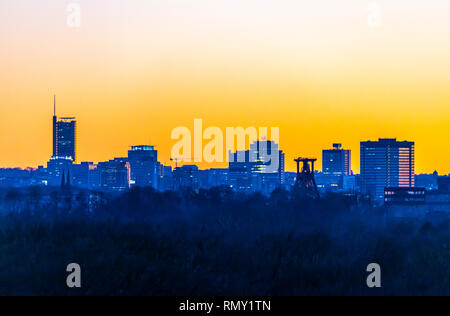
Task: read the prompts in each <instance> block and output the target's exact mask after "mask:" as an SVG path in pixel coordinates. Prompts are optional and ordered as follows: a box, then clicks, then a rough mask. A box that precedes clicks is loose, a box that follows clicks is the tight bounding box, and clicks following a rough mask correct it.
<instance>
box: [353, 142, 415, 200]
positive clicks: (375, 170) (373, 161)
mask: <svg viewBox="0 0 450 316" xmlns="http://www.w3.org/2000/svg"><path fill="white" fill-rule="evenodd" d="M414 166H415V163H414V142H406V141H405V142H398V141H397V140H396V139H381V138H380V139H379V141H378V142H371V141H368V142H361V185H362V191H363V193H366V194H370V195H371V196H372V197H373V198H374V199H375V200H378V201H381V200H383V199H384V189H385V188H396V187H402V188H407V187H414V186H415V179H414V174H415V170H414Z"/></svg>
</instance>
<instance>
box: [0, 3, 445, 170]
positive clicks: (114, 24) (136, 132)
mask: <svg viewBox="0 0 450 316" xmlns="http://www.w3.org/2000/svg"><path fill="white" fill-rule="evenodd" d="M73 2H76V3H79V4H80V5H81V10H82V11H81V14H82V15H81V28H79V29H71V28H69V27H67V24H66V19H67V15H68V13H67V12H66V6H67V4H68V3H70V1H57V0H52V1H50V0H40V1H29V0H0V166H1V167H15V166H19V167H27V166H32V167H36V166H37V165H45V164H46V161H47V160H48V159H49V156H50V155H51V150H52V148H51V147H52V142H51V137H52V125H51V116H52V111H53V107H52V99H53V94H56V95H57V104H58V114H59V115H61V116H68V115H70V116H76V117H77V119H78V161H94V162H97V161H103V160H109V159H111V158H113V157H114V156H125V155H126V151H127V150H128V147H129V146H130V145H136V144H145V143H150V144H155V145H157V148H158V150H159V152H160V160H161V161H162V162H163V163H169V158H170V150H171V147H172V146H173V144H174V143H175V141H173V140H171V139H170V134H171V131H172V129H173V128H175V127H177V126H187V127H190V128H191V129H193V120H194V119H195V118H202V119H203V121H204V125H205V126H206V127H207V126H219V127H221V128H225V127H227V126H243V127H248V126H255V127H259V126H267V127H271V126H277V127H280V142H281V147H282V149H283V150H284V151H285V152H286V154H287V162H288V164H287V167H288V169H290V170H292V169H293V167H294V163H292V159H294V157H295V156H299V155H300V156H315V157H318V158H321V150H322V149H323V148H328V147H331V145H332V143H333V142H341V143H343V144H344V147H346V148H350V149H352V151H353V169H354V170H355V171H356V172H359V142H360V141H362V140H376V139H378V138H379V137H392V138H398V139H399V140H410V141H415V142H416V169H417V171H418V172H420V173H422V172H433V171H434V170H438V171H439V172H440V173H445V174H447V173H450V165H449V163H448V161H449V157H450V146H449V138H450V2H449V1H448V0H432V1H430V0H408V1H407V0H385V1H365V0H342V1H336V0H315V1H310V0H308V1H301V0H108V1H106V0H102V1H100V0H79V1H73ZM373 2H375V3H378V4H379V6H380V7H381V8H382V23H381V26H380V27H379V28H371V27H369V25H368V22H367V20H368V16H369V14H370V12H369V4H370V3H373ZM215 166H223V165H205V164H203V165H202V167H204V168H207V167H215Z"/></svg>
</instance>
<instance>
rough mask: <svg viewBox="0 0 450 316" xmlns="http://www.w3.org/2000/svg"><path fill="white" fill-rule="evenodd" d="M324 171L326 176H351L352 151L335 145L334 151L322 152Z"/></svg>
mask: <svg viewBox="0 0 450 316" xmlns="http://www.w3.org/2000/svg"><path fill="white" fill-rule="evenodd" d="M322 171H323V173H324V174H330V175H338V176H349V175H351V174H352V156H351V151H350V150H347V149H343V148H342V145H341V144H333V149H327V150H324V151H323V152H322Z"/></svg>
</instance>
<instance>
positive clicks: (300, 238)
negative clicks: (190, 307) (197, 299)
mask: <svg viewBox="0 0 450 316" xmlns="http://www.w3.org/2000/svg"><path fill="white" fill-rule="evenodd" d="M0 212H1V216H0V295H177V296H184V295H272V296H275V295H450V265H449V259H450V231H449V222H448V221H447V222H440V223H430V222H423V221H411V220H408V221H406V220H402V221H399V220H391V219H389V218H388V217H387V216H386V214H385V212H384V211H383V209H374V208H371V207H369V206H365V205H361V204H359V203H357V201H354V200H352V199H350V198H346V197H342V196H328V197H325V198H323V199H322V200H320V201H314V200H308V199H297V198H295V197H293V196H291V194H290V193H288V192H286V191H281V190H280V191H276V192H274V193H273V194H272V196H271V197H270V198H267V197H264V196H261V195H240V194H236V193H233V192H231V191H229V190H227V189H220V188H217V189H212V190H210V191H200V192H199V193H193V192H183V193H173V192H166V193H157V192H153V191H152V190H146V189H137V190H133V191H131V192H127V193H125V194H123V195H120V196H112V195H111V196H108V195H103V194H100V195H95V196H94V198H93V195H92V194H91V193H89V192H85V191H76V190H65V191H63V190H59V189H46V190H45V191H44V190H43V189H40V188H29V189H26V190H22V191H15V190H4V191H1V192H0ZM72 262H75V263H79V264H80V265H81V268H82V288H81V289H69V288H67V286H66V277H67V275H68V273H67V272H66V266H67V265H68V264H69V263H72ZM370 263H378V264H380V265H381V267H382V286H383V287H382V288H381V289H369V288H368V287H367V286H366V278H367V276H368V273H367V272H366V267H367V265H368V264H370Z"/></svg>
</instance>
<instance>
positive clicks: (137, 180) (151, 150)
mask: <svg viewBox="0 0 450 316" xmlns="http://www.w3.org/2000/svg"><path fill="white" fill-rule="evenodd" d="M128 162H129V163H130V170H131V183H132V186H138V187H152V188H154V189H158V172H159V163H158V151H157V150H155V147H153V146H133V147H131V150H129V151H128Z"/></svg>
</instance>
